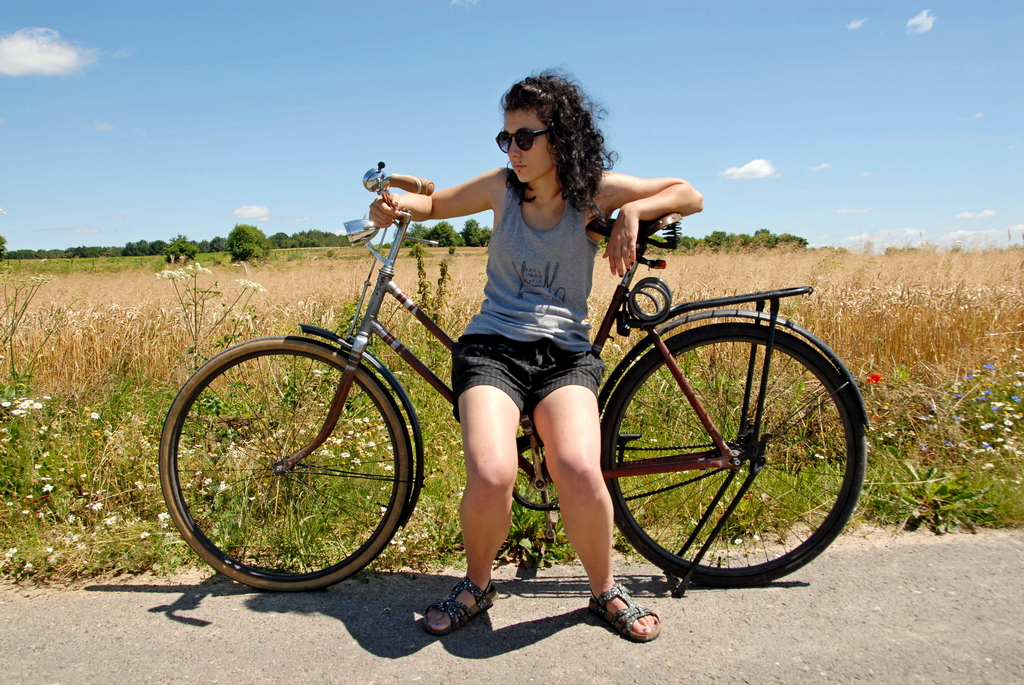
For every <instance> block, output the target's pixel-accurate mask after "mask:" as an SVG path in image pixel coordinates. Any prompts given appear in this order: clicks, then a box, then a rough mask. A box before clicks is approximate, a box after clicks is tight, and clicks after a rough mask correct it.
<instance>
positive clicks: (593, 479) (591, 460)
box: [547, 451, 604, 492]
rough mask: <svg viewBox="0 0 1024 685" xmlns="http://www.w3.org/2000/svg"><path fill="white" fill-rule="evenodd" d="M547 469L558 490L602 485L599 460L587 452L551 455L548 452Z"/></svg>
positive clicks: (594, 487) (591, 488) (589, 488)
mask: <svg viewBox="0 0 1024 685" xmlns="http://www.w3.org/2000/svg"><path fill="white" fill-rule="evenodd" d="M547 465H548V471H549V473H551V479H552V480H553V481H555V485H556V486H557V487H558V489H559V490H573V491H576V492H583V491H586V490H594V489H599V488H603V487H604V478H603V476H602V475H601V462H600V459H599V458H598V457H596V456H595V455H593V454H590V453H589V452H584V451H579V452H570V453H568V454H567V453H562V454H557V455H552V454H551V453H550V452H549V453H548V460H547Z"/></svg>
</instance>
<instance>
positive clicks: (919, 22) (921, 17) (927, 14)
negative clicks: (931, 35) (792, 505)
mask: <svg viewBox="0 0 1024 685" xmlns="http://www.w3.org/2000/svg"><path fill="white" fill-rule="evenodd" d="M931 12H932V11H931V10H925V11H924V12H921V13H920V14H918V15H917V16H916V17H914V18H913V19H910V20H909V21H907V33H925V32H926V31H931V30H932V27H933V26H935V15H934V14H932V13H931Z"/></svg>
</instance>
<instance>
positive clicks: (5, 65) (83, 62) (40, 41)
mask: <svg viewBox="0 0 1024 685" xmlns="http://www.w3.org/2000/svg"><path fill="white" fill-rule="evenodd" d="M95 61H96V50H93V49H90V48H83V47H81V46H78V45H73V44H72V43H69V42H68V41H66V40H63V39H61V37H60V34H59V33H57V32H56V31H54V30H53V29H44V28H27V29H21V30H20V31H15V32H14V33H11V34H5V35H0V75H3V76H60V75H63V74H73V73H75V72H76V71H81V70H82V69H84V68H85V67H87V66H89V65H90V64H92V63H93V62H95Z"/></svg>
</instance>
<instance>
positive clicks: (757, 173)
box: [718, 159, 775, 179]
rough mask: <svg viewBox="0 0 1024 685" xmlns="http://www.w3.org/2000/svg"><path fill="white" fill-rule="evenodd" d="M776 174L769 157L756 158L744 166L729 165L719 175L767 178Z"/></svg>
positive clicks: (734, 177) (735, 177)
mask: <svg viewBox="0 0 1024 685" xmlns="http://www.w3.org/2000/svg"><path fill="white" fill-rule="evenodd" d="M774 174H775V167H774V166H773V165H772V163H771V162H769V161H768V160H767V159H755V160H753V161H752V162H747V163H746V164H744V165H743V166H738V167H737V166H734V167H729V168H728V169H726V170H725V171H719V172H718V175H719V176H725V177H726V178H733V179H737V178H767V177H768V176H772V175H774Z"/></svg>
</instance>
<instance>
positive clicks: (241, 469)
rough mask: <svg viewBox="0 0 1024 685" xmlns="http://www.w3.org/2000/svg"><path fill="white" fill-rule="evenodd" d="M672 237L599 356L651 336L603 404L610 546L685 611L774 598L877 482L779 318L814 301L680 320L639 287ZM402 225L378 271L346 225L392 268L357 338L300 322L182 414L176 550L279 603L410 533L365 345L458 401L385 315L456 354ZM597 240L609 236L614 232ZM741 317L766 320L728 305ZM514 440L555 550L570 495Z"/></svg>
mask: <svg viewBox="0 0 1024 685" xmlns="http://www.w3.org/2000/svg"><path fill="white" fill-rule="evenodd" d="M383 168H384V164H383V163H381V164H379V165H378V167H377V168H375V169H371V170H370V171H368V172H367V173H366V175H365V176H364V178H363V184H364V186H365V187H366V188H367V189H368V190H370V191H372V192H375V193H377V194H378V195H380V196H381V197H385V198H388V197H389V195H388V188H389V187H392V186H393V187H397V188H400V189H402V190H405V191H408V192H420V193H425V194H429V193H430V192H432V190H433V184H431V183H429V182H426V181H423V180H422V179H418V178H416V177H410V176H400V175H397V174H393V175H390V176H388V175H385V174H384V172H383ZM680 219H681V217H679V216H678V215H669V216H667V217H663V218H662V219H660V220H658V221H651V222H643V224H642V225H641V232H640V236H639V240H638V244H637V261H636V263H635V264H634V265H633V266H632V267H631V268H630V269H629V270H628V272H627V273H626V274H625V275H624V276H623V277H622V279H621V281H620V282H619V284H618V286H617V287H616V289H615V292H614V294H613V296H612V299H611V303H610V304H609V306H608V309H607V311H606V313H605V315H604V318H603V320H602V322H601V324H600V326H599V327H598V329H597V334H596V336H595V339H594V343H593V349H594V352H595V353H596V354H600V353H601V351H602V350H603V348H604V346H605V344H606V342H607V341H608V340H609V339H610V337H611V331H612V327H613V326H614V327H615V330H616V333H617V334H618V335H619V336H620V337H621V338H623V339H627V338H628V336H629V334H630V332H631V331H633V330H638V331H642V332H644V333H645V334H646V337H644V338H643V339H641V340H640V341H639V342H637V343H636V344H635V345H634V346H633V347H632V348H630V349H629V350H628V351H626V352H625V354H624V356H623V357H622V359H621V360H620V361H619V362H618V363H617V364H616V366H615V367H614V368H613V369H612V370H611V372H610V373H609V374H608V376H607V378H606V380H605V383H604V385H603V387H602V389H601V392H600V395H599V398H598V399H599V406H600V410H601V412H602V415H601V431H602V445H603V448H602V456H601V459H602V462H601V463H602V470H603V473H604V476H605V479H606V482H607V484H608V488H609V491H610V493H611V495H612V500H613V503H614V510H615V522H616V525H617V527H618V529H619V530H620V531H621V533H622V535H623V536H624V537H625V538H626V539H627V540H628V541H629V542H630V543H631V544H632V545H633V547H634V548H635V549H636V550H637V551H638V552H639V553H640V554H641V555H643V556H644V557H646V558H647V559H648V560H650V561H651V562H652V563H654V564H656V565H657V566H658V567H660V568H661V569H663V570H664V571H665V573H666V574H667V575H668V577H669V579H670V580H672V581H673V582H674V584H675V589H674V594H676V596H681V595H682V593H684V592H685V591H686V589H687V587H688V586H689V584H690V583H691V582H696V583H699V584H701V585H707V586H719V587H740V586H751V585H758V584H764V583H767V582H769V581H771V580H774V579H777V578H780V577H782V576H785V575H787V574H789V573H792V572H793V571H795V570H796V569H798V568H800V567H802V566H803V565H805V564H807V563H808V562H810V561H811V560H812V559H814V558H815V557H816V556H818V555H819V554H820V553H821V552H822V551H823V550H824V549H825V548H826V547H828V545H829V544H831V543H832V541H833V540H835V538H836V536H838V535H839V533H840V532H841V530H842V529H843V527H844V526H845V524H846V523H847V521H848V520H849V518H850V516H851V514H852V512H853V510H854V507H855V506H856V503H857V499H858V496H859V494H860V490H861V487H862V483H863V480H864V472H865V468H866V441H865V430H866V414H865V410H864V404H863V400H862V398H861V395H860V390H859V388H858V385H857V382H856V380H855V379H854V378H853V376H852V375H851V374H850V372H849V371H848V370H847V368H846V367H845V366H844V365H843V363H842V361H841V360H840V359H839V358H838V357H837V356H836V355H835V353H834V352H832V351H831V350H830V349H829V348H828V346H827V345H825V343H824V342H822V341H821V340H819V339H818V338H817V337H815V336H814V335H813V334H811V333H810V332H809V331H807V330H805V329H803V328H801V327H800V326H798V325H797V324H795V323H793V322H792V321H790V320H788V319H787V318H785V317H783V316H781V315H780V314H779V309H780V301H781V300H782V299H785V298H789V297H795V296H798V295H805V294H808V293H810V292H811V288H810V287H797V288H788V289H782V290H772V291H765V292H758V293H750V294H744V295H736V296H730V297H722V298H717V299H710V300H701V301H697V302H687V303H679V304H673V302H672V293H671V290H670V289H669V287H668V285H667V284H666V283H665V282H664V281H662V280H661V279H658V278H654V277H646V278H642V279H640V280H639V281H638V282H637V283H636V284H633V279H634V276H635V275H636V272H637V270H638V269H639V267H640V266H642V265H646V266H648V267H650V268H655V269H657V268H664V265H665V264H664V261H662V260H658V259H648V258H647V257H646V256H645V255H646V252H647V249H648V247H650V246H654V247H660V248H663V249H672V248H675V247H677V246H678V242H679V240H678V239H679V220H680ZM410 222H411V217H410V216H409V215H403V216H401V217H400V218H399V219H397V220H396V222H395V226H394V227H393V228H394V235H393V237H392V243H391V246H390V251H389V252H388V254H387V256H383V255H382V254H381V253H380V252H378V249H377V248H375V247H374V245H373V244H372V242H371V241H372V240H373V238H374V237H375V236H376V235H377V234H378V233H379V232H380V229H378V228H377V227H375V226H373V225H372V224H370V222H368V221H365V220H363V221H355V222H348V223H347V224H346V230H347V232H348V234H349V238H350V241H351V242H352V243H353V244H365V245H366V247H367V248H368V249H369V250H370V252H371V253H372V254H373V257H374V261H373V265H374V266H377V265H379V270H378V275H377V278H376V282H375V285H374V287H373V289H372V291H370V295H369V299H368V300H367V292H368V291H369V286H370V284H371V279H370V277H368V278H367V281H366V283H365V284H364V287H363V291H362V295H361V296H360V298H359V301H358V304H357V306H356V311H355V314H354V316H353V318H352V322H351V325H350V327H349V330H348V333H347V335H346V336H342V335H339V334H338V333H336V332H333V331H329V330H326V329H323V328H319V327H316V326H311V325H307V324H300V329H301V331H302V333H303V335H301V336H283V337H268V338H258V339H254V340H249V341H247V342H243V343H240V344H237V345H235V346H233V347H230V348H228V349H226V350H224V351H223V352H221V353H219V354H217V355H216V356H214V357H213V358H211V359H210V360H209V361H207V362H206V363H205V364H203V365H202V366H201V367H200V368H199V369H198V370H197V371H196V372H195V373H194V374H193V375H192V377H191V378H189V379H188V381H186V383H185V384H184V386H183V387H182V388H181V390H180V391H179V393H178V395H177V397H176V398H175V400H174V401H173V403H172V405H171V407H170V409H169V411H168V414H167V418H166V421H165V423H164V427H163V433H162V436H161V440H160V481H161V486H162V489H163V494H164V497H165V500H166V503H167V507H168V510H169V512H170V514H171V517H172V518H173V520H174V523H175V525H176V526H177V528H178V530H179V531H180V532H181V535H182V536H183V538H184V539H185V541H186V542H187V543H188V544H189V546H190V547H191V548H192V549H193V550H194V551H195V552H196V553H197V554H198V555H199V556H200V557H201V558H202V559H204V560H205V561H206V562H208V563H209V564H210V565H211V566H213V567H214V568H215V569H216V570H218V571H220V572H221V573H223V574H224V575H226V576H228V577H230V578H233V579H234V580H237V581H239V582H242V583H245V584H247V585H250V586H252V587H256V588H261V589H268V590H307V589H313V588H319V587H323V586H326V585H330V584H332V583H336V582H338V581H341V580H343V579H345V578H347V577H349V576H351V575H352V574H353V573H355V572H356V571H358V570H360V569H362V568H363V567H365V566H366V565H367V564H369V563H370V562H371V561H373V559H374V558H376V557H377V555H379V554H380V553H381V551H382V550H383V549H384V548H385V547H386V546H387V545H388V543H389V542H390V541H391V539H392V537H393V536H394V535H395V533H396V531H397V530H398V529H399V528H401V527H402V526H404V525H405V524H406V522H407V521H408V520H409V517H410V515H411V514H412V512H413V509H414V508H415V506H416V502H417V499H418V497H419V493H420V490H421V488H422V485H423V480H424V446H423V429H422V426H421V425H420V423H419V420H418V418H417V414H416V410H415V407H414V406H413V402H412V400H411V399H410V397H409V394H408V393H407V392H406V390H405V389H404V387H403V386H402V384H401V382H400V381H399V380H398V377H397V376H396V375H395V373H394V372H392V370H391V369H389V368H388V367H387V366H386V365H385V364H384V363H383V362H382V361H381V359H380V358H379V357H378V356H377V355H375V354H373V353H372V352H371V351H370V350H368V349H367V348H368V344H369V341H370V339H371V337H376V338H378V339H380V340H381V341H383V342H384V343H385V344H387V345H388V346H389V347H390V348H391V349H392V350H394V351H395V352H396V353H397V355H398V356H399V357H400V358H401V359H402V360H404V361H405V362H406V363H407V364H408V365H409V366H410V367H411V368H412V369H413V370H414V371H416V373H418V374H419V375H420V376H421V377H422V378H424V379H425V380H426V381H427V382H428V383H429V384H430V385H431V386H432V387H433V388H434V389H435V390H436V391H437V392H439V393H440V394H441V395H442V396H444V397H445V398H446V399H447V400H448V401H449V402H451V401H453V397H452V391H451V389H450V388H449V387H448V386H447V385H446V384H445V383H444V382H443V381H442V380H441V379H440V378H438V376H437V375H436V374H435V373H434V372H433V371H431V369H430V368H429V367H428V366H427V365H426V364H425V363H424V362H422V361H421V360H420V359H419V358H417V357H416V355H415V354H413V353H412V351H410V350H409V349H408V348H406V347H405V345H403V344H402V342H401V341H400V340H399V339H398V338H397V337H396V336H395V335H394V334H393V333H392V332H391V331H389V330H388V329H387V328H385V327H384V325H383V324H382V323H381V322H380V321H379V320H378V318H377V314H378V312H379V311H380V308H381V305H382V303H383V301H384V299H385V297H386V296H387V295H390V296H392V297H394V298H395V299H397V301H398V302H399V303H400V304H401V305H402V306H403V307H404V308H405V309H406V310H408V312H409V313H411V314H412V315H413V317H414V318H415V319H416V320H417V321H418V322H419V323H421V324H422V325H424V326H425V327H426V328H427V329H428V330H429V331H430V333H431V334H432V335H433V336H434V337H435V338H437V339H438V340H439V341H440V342H441V343H442V344H444V345H445V346H446V347H447V348H449V349H451V347H452V344H453V341H452V338H451V337H449V336H448V334H447V333H445V332H444V331H443V330H442V329H441V327H440V326H439V325H438V324H437V323H435V322H434V321H433V320H432V319H431V318H430V317H429V316H428V315H427V314H426V313H425V312H423V311H422V310H421V309H420V308H419V307H418V306H417V305H416V303H415V302H414V301H413V300H412V299H411V298H410V297H408V296H407V295H406V294H405V293H403V292H402V291H401V290H400V289H399V288H398V286H397V285H396V284H395V283H394V281H393V280H392V277H393V276H394V273H395V262H396V259H397V257H398V254H399V249H400V247H401V245H402V244H403V242H404V240H405V239H406V238H407V236H406V233H407V229H408V228H409V225H410ZM588 228H592V229H595V230H600V231H602V232H605V234H607V232H608V231H609V230H610V224H608V225H604V226H599V225H596V224H593V225H591V226H589V227H588ZM383 239H384V236H383V235H382V237H381V241H380V242H379V244H378V247H379V246H380V245H381V244H383ZM370 273H371V276H372V273H373V267H371V272H370ZM745 303H754V308H753V309H741V308H738V307H737V305H740V304H745ZM364 305H365V308H364ZM680 395H682V397H680ZM522 427H523V435H522V436H520V438H519V442H518V447H519V450H520V458H519V466H520V470H521V472H522V478H521V479H520V481H518V482H517V486H516V493H515V499H516V501H518V502H519V503H520V504H522V505H523V506H526V507H529V508H532V509H537V510H541V511H545V512H547V513H546V515H547V516H548V531H547V532H548V534H549V535H553V532H554V531H553V525H554V517H555V516H557V514H556V512H557V508H558V502H557V493H556V492H555V489H554V487H553V486H552V484H551V482H550V479H549V478H548V476H547V473H546V470H545V468H544V465H543V447H542V445H541V444H540V441H539V440H538V438H537V436H536V435H535V434H534V433H533V431H532V426H531V423H530V420H529V417H528V416H524V417H523V420H522ZM741 476H742V477H741Z"/></svg>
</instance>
